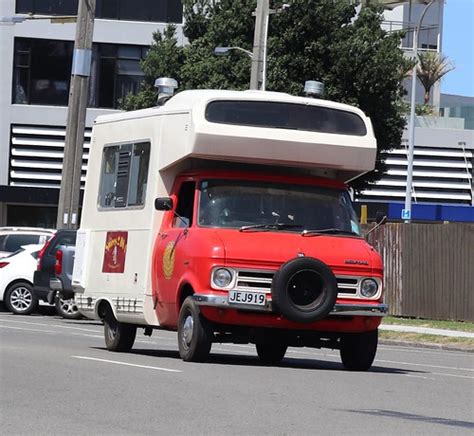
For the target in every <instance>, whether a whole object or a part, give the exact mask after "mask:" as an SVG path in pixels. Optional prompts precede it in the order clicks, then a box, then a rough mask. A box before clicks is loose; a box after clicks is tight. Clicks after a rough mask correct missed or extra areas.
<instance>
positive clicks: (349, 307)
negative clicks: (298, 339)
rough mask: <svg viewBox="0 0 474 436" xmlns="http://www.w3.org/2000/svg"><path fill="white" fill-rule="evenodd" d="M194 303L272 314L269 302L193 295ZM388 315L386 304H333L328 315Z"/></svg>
mask: <svg viewBox="0 0 474 436" xmlns="http://www.w3.org/2000/svg"><path fill="white" fill-rule="evenodd" d="M193 298H194V301H195V302H196V303H197V304H198V305H200V306H212V307H221V308H224V309H238V310H248V311H252V312H267V313H268V312H272V304H271V302H267V304H266V305H265V306H255V305H247V304H230V303H229V302H228V301H227V297H225V296H220V295H204V294H194V295H193ZM387 313H388V305H386V304H370V305H368V304H347V303H345V304H335V305H334V308H333V310H332V311H331V312H330V313H329V315H339V316H385V315H386V314H387Z"/></svg>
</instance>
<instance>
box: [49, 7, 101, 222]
mask: <svg viewBox="0 0 474 436" xmlns="http://www.w3.org/2000/svg"><path fill="white" fill-rule="evenodd" d="M95 4H96V0H79V5H78V12H77V27H76V38H75V41H74V55H73V62H72V71H71V84H70V90H69V102H68V111H67V122H66V141H65V144H64V158H63V167H62V173H61V175H62V177H61V189H60V191H59V204H58V218H57V227H58V228H66V229H76V228H77V227H78V224H79V200H80V193H81V171H82V154H83V145H84V130H85V121H86V111H87V97H88V90H89V75H90V68H91V59H92V35H93V32H94V16H95Z"/></svg>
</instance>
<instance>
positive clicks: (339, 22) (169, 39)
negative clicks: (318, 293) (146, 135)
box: [124, 0, 412, 189]
mask: <svg viewBox="0 0 474 436" xmlns="http://www.w3.org/2000/svg"><path fill="white" fill-rule="evenodd" d="M184 3H185V27H184V31H185V35H186V37H187V38H188V41H189V44H188V45H187V46H186V47H184V48H180V47H178V46H177V45H176V44H175V42H176V37H175V36H174V33H172V30H171V29H168V30H167V31H166V32H165V35H164V36H163V37H162V38H161V39H160V37H159V36H158V35H157V36H156V37H155V41H154V44H153V46H152V48H151V49H150V54H149V56H148V58H147V59H146V60H145V61H144V62H143V67H144V71H145V74H146V80H145V85H144V87H143V90H142V91H141V92H140V93H139V94H138V95H137V96H133V97H128V98H127V99H126V102H125V104H124V107H125V108H126V109H130V108H136V107H140V105H145V106H148V105H153V104H155V101H156V97H154V95H155V96H156V90H153V87H152V84H153V80H154V79H155V78H156V77H159V76H162V75H171V76H172V77H174V78H177V79H178V81H179V82H180V83H179V85H180V89H181V90H183V89H190V88H194V89H197V88H218V89H222V88H225V89H246V88H248V86H249V81H250V59H249V57H248V56H246V55H245V54H242V53H240V52H237V51H234V52H231V53H230V55H229V56H227V57H216V56H215V55H214V53H213V50H214V48H215V47H216V46H240V47H242V48H245V49H248V50H251V49H252V45H253V32H254V26H255V18H254V17H253V16H252V12H253V11H254V10H255V6H256V0H220V1H213V0H199V1H197V2H196V1H191V0H185V1H184ZM282 3H283V1H281V0H278V1H273V2H272V6H273V7H274V8H275V9H277V8H278V7H279V6H281V5H282ZM352 3H353V2H349V1H334V0H293V2H292V3H291V7H290V8H288V9H286V10H285V11H284V12H283V13H281V14H275V15H272V16H271V19H270V28H269V39H268V62H267V63H268V65H267V67H268V68H267V89H268V90H272V91H282V92H288V93H290V94H294V95H303V89H304V82H305V81H306V80H320V81H322V82H323V83H324V84H325V86H326V96H325V98H328V99H331V100H335V101H340V102H343V103H348V104H352V105H355V106H358V107H360V108H361V109H362V110H363V111H364V112H365V113H366V114H367V115H368V116H370V117H371V120H372V123H373V126H374V131H375V135H376V137H377V141H378V160H377V169H378V170H377V171H375V172H373V173H372V174H370V175H366V176H365V177H364V179H363V180H362V179H360V180H358V181H356V182H355V183H354V184H353V185H354V187H355V188H356V189H361V188H362V187H363V186H364V185H365V183H366V182H367V180H370V179H373V178H376V177H377V175H378V174H379V173H380V169H382V168H383V163H382V159H381V151H383V150H387V149H390V148H393V147H396V146H399V145H400V142H401V135H402V132H403V128H404V125H405V119H404V117H403V113H402V109H401V101H402V100H401V99H402V96H403V94H404V90H403V88H402V87H401V82H402V79H403V77H404V76H405V74H406V72H407V71H408V70H409V69H410V68H411V66H412V64H411V62H410V61H409V60H407V59H406V58H405V57H404V55H403V52H402V51H401V50H400V48H399V42H400V34H387V33H386V32H385V31H384V30H382V28H381V22H382V15H381V13H382V9H381V8H380V7H379V6H377V5H374V4H372V3H368V4H366V5H365V6H363V7H362V9H361V11H360V13H359V15H358V16H356V8H355V6H354V5H353V4H352ZM150 57H151V58H152V59H154V61H153V62H152V61H150V60H149V58H150ZM168 58H169V59H170V62H169V67H168V62H167V61H166V60H167V59H168ZM158 59H159V60H161V62H158V61H157V60H158ZM165 67H168V68H165ZM164 72H166V73H167V74H164ZM171 72H172V73H174V74H171ZM130 102H133V104H129V103H130Z"/></svg>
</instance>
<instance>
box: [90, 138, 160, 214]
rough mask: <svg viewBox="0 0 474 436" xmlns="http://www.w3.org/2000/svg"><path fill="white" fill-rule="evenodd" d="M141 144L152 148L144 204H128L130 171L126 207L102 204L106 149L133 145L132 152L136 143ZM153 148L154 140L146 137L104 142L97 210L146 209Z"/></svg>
mask: <svg viewBox="0 0 474 436" xmlns="http://www.w3.org/2000/svg"><path fill="white" fill-rule="evenodd" d="M139 144H148V145H149V149H150V153H149V158H148V167H147V175H146V186H147V188H146V191H145V195H144V201H143V204H138V205H133V206H129V205H128V198H129V194H130V171H129V180H128V189H127V205H126V206H124V207H115V206H111V207H104V206H102V205H101V197H102V188H103V184H104V179H103V174H104V168H105V150H106V149H107V148H110V147H122V146H127V145H131V146H132V153H133V151H134V149H135V145H139ZM151 149H152V141H151V138H145V139H134V140H130V141H126V142H124V141H120V142H109V143H107V144H104V146H103V147H102V153H101V154H102V162H101V164H100V174H99V191H98V193H97V210H98V211H99V212H114V211H115V212H117V211H121V210H141V209H144V208H145V207H146V206H147V195H148V192H147V191H148V186H149V183H150V180H149V178H150V162H151Z"/></svg>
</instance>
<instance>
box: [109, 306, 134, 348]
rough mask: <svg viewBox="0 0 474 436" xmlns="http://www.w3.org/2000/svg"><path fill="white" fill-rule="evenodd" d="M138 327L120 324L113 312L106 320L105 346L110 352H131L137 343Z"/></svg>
mask: <svg viewBox="0 0 474 436" xmlns="http://www.w3.org/2000/svg"><path fill="white" fill-rule="evenodd" d="M136 335H137V327H136V326H134V325H131V324H125V323H123V322H118V321H117V320H116V319H115V316H114V315H113V313H111V311H109V313H108V314H107V315H106V317H105V319H104V338H105V346H106V348H107V350H109V351H120V352H126V351H130V350H131V349H132V347H133V343H134V342H135V337H136Z"/></svg>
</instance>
